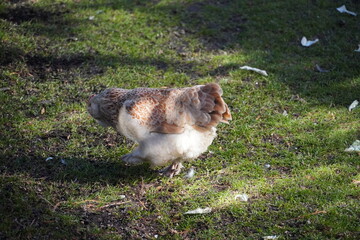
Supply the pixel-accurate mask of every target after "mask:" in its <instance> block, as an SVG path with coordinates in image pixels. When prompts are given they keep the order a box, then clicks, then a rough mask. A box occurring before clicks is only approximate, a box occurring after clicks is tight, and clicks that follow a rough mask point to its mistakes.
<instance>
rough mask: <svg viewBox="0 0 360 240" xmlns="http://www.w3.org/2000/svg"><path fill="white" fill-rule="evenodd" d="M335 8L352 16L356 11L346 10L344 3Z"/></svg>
mask: <svg viewBox="0 0 360 240" xmlns="http://www.w3.org/2000/svg"><path fill="white" fill-rule="evenodd" d="M336 10H338V11H339V12H341V13H347V14H350V15H353V16H356V15H357V14H356V13H354V12H351V11H349V10H347V9H346V6H345V5H342V6H341V7H338V8H336Z"/></svg>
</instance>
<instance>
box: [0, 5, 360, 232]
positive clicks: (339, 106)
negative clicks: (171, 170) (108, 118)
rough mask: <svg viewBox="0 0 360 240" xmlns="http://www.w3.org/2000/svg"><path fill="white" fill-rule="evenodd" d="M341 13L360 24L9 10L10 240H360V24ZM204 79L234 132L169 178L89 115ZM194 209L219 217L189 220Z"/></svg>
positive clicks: (1, 150) (301, 15)
mask: <svg viewBox="0 0 360 240" xmlns="http://www.w3.org/2000/svg"><path fill="white" fill-rule="evenodd" d="M343 4H345V5H346V7H347V9H348V10H350V11H353V12H356V13H358V14H360V4H359V1H357V0H352V1H350V0H349V1H346V0H343V1H338V0H334V1H326V0H313V1H305V0H298V1H295V0H288V1H284V0H283V1H281V0H278V1H266V0H238V1H236V0H234V1H231V0H219V1H216V0H203V1H201V0H152V1H149V0H118V1H116V0H113V1H111V0H93V1H90V0H88V1H85V0H73V1H70V0H61V1H60V0H56V1H50V0H17V1H15V0H13V1H4V2H2V3H0V79H1V81H0V99H1V106H0V114H1V118H0V133H1V134H0V218H1V221H0V239H263V238H264V237H265V236H276V238H277V239H360V228H359V219H360V205H359V200H360V191H359V187H360V186H359V181H360V174H359V169H360V164H359V160H360V155H359V154H358V153H354V152H345V151H344V150H345V148H347V147H349V146H350V145H351V144H352V143H353V142H354V141H355V140H357V139H359V140H360V107H357V108H355V109H353V110H352V111H349V110H348V107H349V105H350V104H351V103H352V102H353V101H354V100H356V99H357V100H360V52H356V51H354V50H356V49H357V48H358V44H360V34H359V33H360V24H359V23H360V20H359V19H360V18H359V17H360V16H359V15H358V16H352V15H350V14H346V13H340V12H338V11H337V10H336V8H337V7H340V6H341V5H343ZM303 36H306V37H307V38H308V39H309V40H314V39H316V38H318V39H319V42H317V43H315V44H314V45H312V46H310V47H303V46H301V44H300V41H301V38H302V37H303ZM244 65H248V66H251V67H256V68H260V69H263V70H266V71H267V73H268V76H263V75H260V74H257V73H255V72H251V71H246V70H242V69H240V67H241V66H244ZM316 65H318V66H320V67H321V68H322V69H325V70H328V71H325V72H319V71H318V70H316V67H315V66H316ZM208 82H217V83H219V84H220V85H221V86H222V88H223V90H224V99H225V101H226V102H227V103H228V105H229V107H230V109H231V111H232V115H233V121H231V122H230V125H226V124H222V125H219V128H218V137H217V138H216V139H215V141H214V142H213V144H212V145H211V147H210V148H209V151H208V152H206V153H204V154H203V155H202V156H201V157H200V158H199V159H197V160H195V161H193V162H189V163H186V164H185V170H184V173H183V174H181V175H179V176H176V177H174V178H172V179H168V178H166V177H162V176H159V175H158V174H157V169H151V168H150V167H149V165H140V166H131V167H129V166H125V164H123V163H122V162H121V159H120V157H121V155H123V154H126V153H128V152H130V151H131V150H132V149H133V148H134V147H135V145H134V144H133V143H132V142H131V141H129V140H127V139H125V138H123V137H122V136H120V135H118V134H117V133H116V132H115V131H114V130H112V129H105V128H102V127H101V126H100V125H98V124H96V122H95V121H94V120H93V119H92V118H91V117H90V116H89V114H88V113H87V111H86V103H87V100H88V98H89V96H90V95H92V94H94V93H98V92H100V91H102V90H103V89H105V88H108V87H121V88H136V87H185V86H192V85H196V84H203V83H208ZM190 167H194V168H195V171H196V173H195V176H194V177H193V178H190V179H187V178H185V177H184V175H185V173H186V172H187V170H189V169H190ZM238 194H247V196H248V198H249V199H248V201H241V200H240V199H239V198H235V196H236V195H238ZM198 207H200V208H205V207H210V208H211V209H212V211H211V212H210V213H206V214H197V215H186V214H184V213H185V212H187V211H189V210H194V209H196V208H198ZM265 239H266V238H265Z"/></svg>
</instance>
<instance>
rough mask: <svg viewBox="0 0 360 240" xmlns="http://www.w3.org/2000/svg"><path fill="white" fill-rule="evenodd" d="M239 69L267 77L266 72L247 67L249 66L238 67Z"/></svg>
mask: <svg viewBox="0 0 360 240" xmlns="http://www.w3.org/2000/svg"><path fill="white" fill-rule="evenodd" d="M240 69H243V70H248V71H254V72H257V73H259V74H261V75H264V76H268V74H267V72H266V71H264V70H261V69H258V68H253V67H249V66H242V67H240Z"/></svg>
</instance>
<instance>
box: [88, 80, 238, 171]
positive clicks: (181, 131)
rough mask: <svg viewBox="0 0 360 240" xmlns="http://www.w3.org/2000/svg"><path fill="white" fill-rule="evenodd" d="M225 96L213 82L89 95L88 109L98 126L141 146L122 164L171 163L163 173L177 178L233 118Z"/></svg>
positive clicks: (125, 157) (126, 156) (115, 90)
mask: <svg viewBox="0 0 360 240" xmlns="http://www.w3.org/2000/svg"><path fill="white" fill-rule="evenodd" d="M222 93H223V92H222V89H221V88H220V86H219V85H218V84H215V83H210V84H206V85H198V86H194V87H187V88H174V89H152V88H136V89H133V90H126V89H121V88H110V89H106V90H104V91H103V92H101V93H100V94H98V95H94V96H92V97H90V99H89V102H88V111H89V113H90V115H91V116H92V117H94V118H95V119H96V121H97V122H98V123H99V124H100V125H102V126H104V127H113V128H114V129H115V130H116V131H117V132H119V133H121V134H122V135H124V136H125V137H127V138H129V139H131V140H133V141H135V142H137V143H138V144H139V146H138V147H137V148H136V149H135V150H134V151H133V152H132V153H129V154H126V155H124V156H122V160H123V161H124V162H126V163H129V164H139V163H142V162H145V161H149V162H150V163H151V165H152V166H165V165H168V164H171V165H170V166H169V167H167V168H165V169H164V170H162V173H163V174H164V175H166V176H169V177H173V176H174V175H177V174H179V173H180V171H181V168H182V164H181V163H182V162H183V161H189V160H192V159H195V158H197V157H198V156H199V155H200V154H202V153H203V152H205V151H206V150H207V148H208V147H209V146H210V144H211V143H212V141H213V140H214V138H215V137H216V126H217V125H218V124H219V123H220V122H224V123H228V120H231V113H230V111H229V108H228V106H227V104H226V103H225V102H224V100H223V99H222V97H221V96H222Z"/></svg>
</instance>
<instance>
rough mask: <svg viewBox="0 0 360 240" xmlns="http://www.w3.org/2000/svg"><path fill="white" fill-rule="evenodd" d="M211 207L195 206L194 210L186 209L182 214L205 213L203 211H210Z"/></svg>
mask: <svg viewBox="0 0 360 240" xmlns="http://www.w3.org/2000/svg"><path fill="white" fill-rule="evenodd" d="M211 211H212V209H211V208H209V207H207V208H197V209H195V210H191V211H187V212H186V213H184V214H205V213H211Z"/></svg>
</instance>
